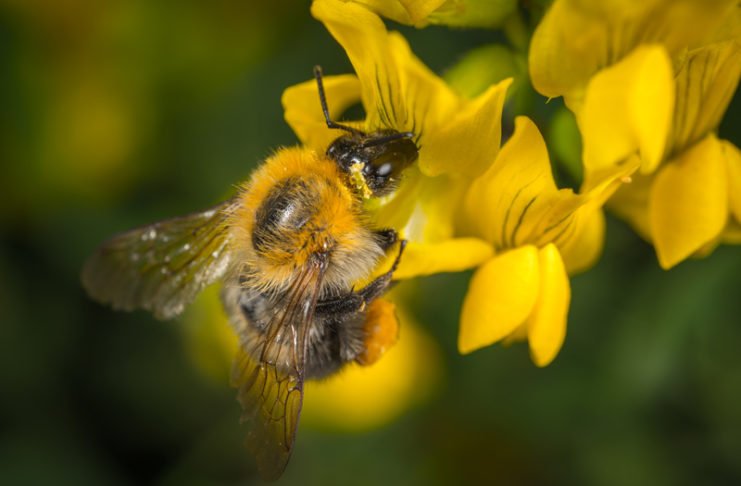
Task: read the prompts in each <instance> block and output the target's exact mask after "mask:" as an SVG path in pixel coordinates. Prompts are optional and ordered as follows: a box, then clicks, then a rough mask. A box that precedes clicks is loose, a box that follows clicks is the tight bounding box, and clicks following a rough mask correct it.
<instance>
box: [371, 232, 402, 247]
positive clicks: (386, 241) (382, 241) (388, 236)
mask: <svg viewBox="0 0 741 486" xmlns="http://www.w3.org/2000/svg"><path fill="white" fill-rule="evenodd" d="M373 236H375V237H376V241H377V242H378V244H379V245H380V247H381V248H382V249H383V251H384V252H387V251H388V250H389V248H391V247H392V246H394V243H396V242H397V241H399V233H397V232H396V230H394V229H391V228H385V229H380V230H376V231H374V232H373Z"/></svg>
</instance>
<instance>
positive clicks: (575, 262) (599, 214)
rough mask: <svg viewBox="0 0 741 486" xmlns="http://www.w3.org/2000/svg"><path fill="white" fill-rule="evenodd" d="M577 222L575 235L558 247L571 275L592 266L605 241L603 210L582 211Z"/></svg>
mask: <svg viewBox="0 0 741 486" xmlns="http://www.w3.org/2000/svg"><path fill="white" fill-rule="evenodd" d="M575 224H576V225H577V227H576V229H575V230H574V235H575V236H574V237H573V238H569V239H566V240H565V242H564V243H563V244H562V245H560V246H559V247H558V249H559V251H560V253H561V258H562V259H563V262H564V264H565V266H566V271H567V273H568V274H569V275H573V274H575V273H578V272H582V271H584V270H586V269H588V268H590V267H592V266H593V265H594V264H595V263H596V262H597V259H599V256H600V254H601V253H602V247H603V246H604V242H605V214H604V212H603V211H602V210H594V211H588V212H587V211H582V212H580V214H579V218H578V221H577V222H576V223H575Z"/></svg>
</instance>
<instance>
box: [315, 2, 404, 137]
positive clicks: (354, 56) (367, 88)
mask: <svg viewBox="0 0 741 486" xmlns="http://www.w3.org/2000/svg"><path fill="white" fill-rule="evenodd" d="M311 13H312V15H314V17H316V18H317V19H319V20H320V21H321V22H322V23H324V25H325V26H326V28H327V30H329V31H330V33H331V34H332V36H333V37H334V38H335V39H336V40H337V42H339V43H340V45H342V47H343V48H344V49H345V51H346V52H347V57H348V58H350V62H351V63H352V65H353V67H354V68H355V72H356V73H357V75H358V78H359V79H360V80H361V86H362V98H363V105H364V106H365V108H366V112H367V116H368V120H367V121H368V125H369V126H370V127H374V128H376V127H380V126H384V125H385V126H386V127H390V128H398V126H397V124H395V123H394V122H396V121H397V120H398V119H399V117H400V118H401V120H404V119H405V118H406V113H399V112H397V111H396V110H399V109H402V108H403V107H404V106H405V105H404V104H403V102H402V98H401V96H402V91H401V81H400V79H399V76H400V73H399V71H398V70H397V69H394V67H395V66H394V63H393V60H394V59H395V56H396V55H397V54H396V53H395V52H393V51H392V49H391V46H390V44H389V42H388V33H387V32H386V27H385V26H384V25H383V22H382V21H381V19H380V18H379V17H378V16H377V15H376V14H374V13H373V12H371V11H370V10H368V9H367V8H365V7H363V6H362V5H358V4H354V3H347V2H342V1H340V0H315V1H314V3H313V4H312V5H311ZM392 118H393V120H392Z"/></svg>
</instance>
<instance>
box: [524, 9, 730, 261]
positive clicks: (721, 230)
mask: <svg viewBox="0 0 741 486" xmlns="http://www.w3.org/2000/svg"><path fill="white" fill-rule="evenodd" d="M574 32H579V35H573V33H574ZM740 41H741V7H739V5H738V4H737V2H735V1H731V0H713V1H705V0H703V1H700V0H681V1H668V0H652V1H649V2H638V1H636V0H613V1H611V2H590V1H582V2H576V1H572V0H557V1H556V2H555V3H554V4H553V6H552V8H551V10H550V11H549V12H548V13H547V14H546V16H545V17H544V19H543V21H542V23H541V24H540V25H539V26H538V29H537V30H536V33H535V35H534V37H533V42H532V44H531V50H530V71H531V76H532V79H533V84H534V85H535V87H536V89H538V90H539V91H540V92H541V93H543V94H544V95H546V96H550V97H553V96H563V97H564V99H565V101H566V103H567V105H568V106H569V107H570V108H571V109H572V111H574V113H575V114H576V116H577V120H578V123H579V127H580V131H581V133H582V138H583V147H584V150H583V163H584V169H585V171H584V172H585V181H584V186H583V190H588V189H589V188H590V187H591V186H592V185H593V180H594V179H595V177H596V174H599V173H601V172H602V171H604V170H609V168H610V167H613V166H615V165H616V164H619V163H621V162H623V161H624V160H625V159H626V158H628V157H630V156H632V155H633V154H638V156H639V157H640V159H641V163H640V169H639V172H638V173H636V174H635V175H634V176H633V183H632V184H626V185H624V186H623V187H622V188H620V190H619V191H617V193H616V194H615V196H614V197H613V198H612V199H611V201H610V202H609V203H608V204H609V206H610V208H611V209H612V210H613V211H614V212H615V213H617V214H618V215H619V216H621V217H622V218H624V219H626V220H628V222H630V223H631V225H632V226H633V227H634V228H635V229H636V231H637V232H638V233H639V234H640V235H641V236H643V237H644V238H646V239H647V240H649V241H651V242H653V244H654V246H655V248H656V253H657V256H658V260H659V263H660V265H661V266H662V267H663V268H665V269H668V268H671V267H672V266H674V265H676V264H677V263H679V262H681V261H682V260H684V259H685V258H687V257H689V256H691V255H693V254H705V253H707V252H709V251H710V250H711V249H712V247H713V246H714V245H715V244H717V243H718V242H719V241H726V242H734V241H735V242H738V239H739V238H738V235H739V227H741V225H740V222H741V215H740V214H739V212H738V207H737V206H738V205H737V202H735V201H736V199H737V198H738V196H737V195H736V194H737V192H738V188H739V187H741V179H739V174H740V173H741V168H740V167H739V151H738V148H736V147H735V146H734V145H732V144H731V143H729V142H726V141H722V140H719V139H718V138H717V137H716V135H715V134H714V131H715V129H716V128H717V126H718V124H719V123H720V121H721V119H722V116H723V114H724V113H725V110H726V108H727V106H728V103H729V102H730V100H731V98H732V96H733V93H734V91H735V89H736V87H737V85H738V81H739V76H740V75H741V43H740ZM734 188H736V189H735V190H734Z"/></svg>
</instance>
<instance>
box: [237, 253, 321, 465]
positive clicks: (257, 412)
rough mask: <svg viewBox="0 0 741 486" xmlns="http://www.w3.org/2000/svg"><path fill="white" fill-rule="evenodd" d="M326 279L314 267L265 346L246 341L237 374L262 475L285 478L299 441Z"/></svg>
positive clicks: (282, 308) (283, 306)
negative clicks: (312, 333) (309, 351)
mask: <svg viewBox="0 0 741 486" xmlns="http://www.w3.org/2000/svg"><path fill="white" fill-rule="evenodd" d="M323 276H324V268H323V266H321V265H313V264H309V265H307V266H305V267H303V268H302V269H301V270H300V271H299V272H298V274H297V276H296V277H295V278H294V280H293V282H292V283H291V286H290V288H289V289H288V291H287V292H286V293H285V294H284V295H283V296H282V298H281V299H279V301H278V303H277V304H276V313H275V314H274V317H273V318H272V319H271V321H270V323H269V324H268V326H267V327H266V328H265V334H263V335H262V338H263V339H262V340H261V341H260V342H259V343H250V342H243V343H242V346H241V349H240V352H239V354H238V357H237V360H236V362H235V363H234V369H233V371H232V385H233V386H234V387H236V388H237V389H238V394H237V398H238V400H239V402H240V404H241V405H242V410H243V413H242V420H243V421H249V422H250V431H249V432H248V434H247V441H246V442H247V448H248V449H249V450H250V452H251V453H252V454H253V455H254V456H255V458H256V460H257V467H258V470H259V472H260V475H261V476H262V477H263V478H264V479H266V480H273V479H277V478H279V477H280V475H281V474H282V473H283V470H284V469H285V467H286V464H287V463H288V459H289V458H290V456H291V452H292V450H293V443H294V441H295V438H296V428H297V427H298V419H299V414H300V412H301V404H302V401H303V393H304V367H305V361H306V346H307V335H308V329H309V327H310V325H311V321H312V318H313V315H314V309H315V308H316V302H317V297H318V295H319V288H320V286H321V282H322V279H323Z"/></svg>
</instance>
